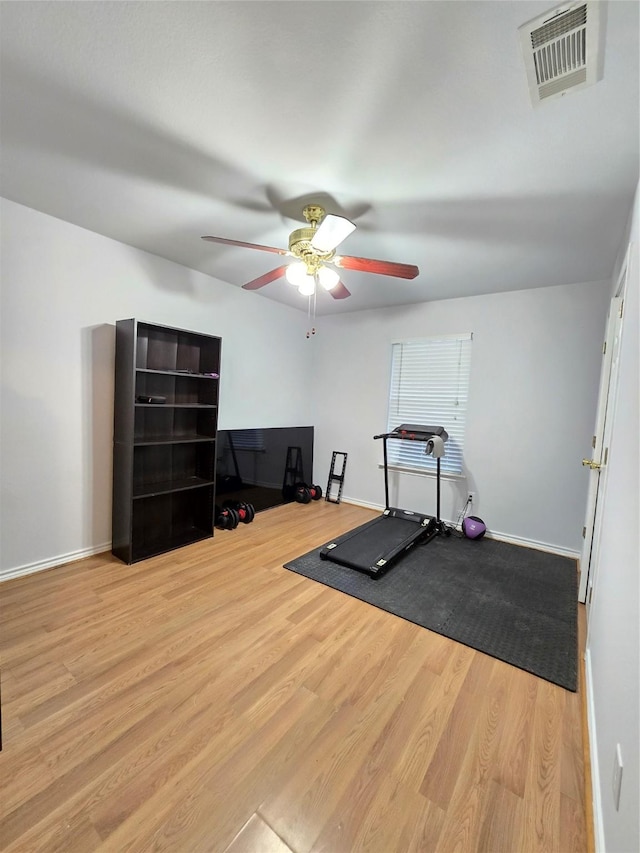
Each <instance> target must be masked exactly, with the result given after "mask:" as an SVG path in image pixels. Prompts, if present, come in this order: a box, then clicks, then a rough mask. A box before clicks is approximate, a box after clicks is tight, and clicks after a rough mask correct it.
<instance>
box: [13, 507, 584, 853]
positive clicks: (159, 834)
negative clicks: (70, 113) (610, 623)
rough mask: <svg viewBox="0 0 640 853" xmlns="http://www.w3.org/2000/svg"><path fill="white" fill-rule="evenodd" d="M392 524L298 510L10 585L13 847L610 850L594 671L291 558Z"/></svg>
mask: <svg viewBox="0 0 640 853" xmlns="http://www.w3.org/2000/svg"><path fill="white" fill-rule="evenodd" d="M372 515H374V513H372V512H370V511H369V510H366V509H363V508H361V507H355V506H350V505H347V504H344V503H343V504H341V505H339V506H337V505H334V504H329V503H326V502H325V501H319V502H317V503H316V502H314V503H311V504H308V505H303V504H291V505H288V506H285V507H279V508H276V509H273V510H269V511H267V512H264V513H260V514H258V515H257V516H256V519H255V521H254V522H253V524H250V525H240V526H239V527H238V528H237V530H235V531H216V535H215V537H214V539H213V540H208V541H206V542H203V543H199V544H197V545H193V546H189V547H187V548H183V549H180V550H179V551H174V552H172V553H170V554H167V555H163V556H161V557H157V558H153V559H150V560H147V561H145V562H143V563H138V564H136V565H133V566H126V565H124V564H123V563H120V562H119V561H116V560H115V559H114V558H112V557H111V555H110V554H103V555H100V556H97V557H92V558H89V559H86V560H82V561H79V562H77V563H74V564H69V565H66V566H61V567H59V568H57V569H51V570H48V571H46V572H41V573H39V574H34V575H31V576H28V577H24V578H19V579H16V580H13V581H8V582H6V583H5V584H3V585H2V586H0V597H1V599H2V634H1V637H0V641H1V649H2V702H3V729H4V731H3V734H4V750H3V752H2V753H0V775H1V776H2V781H3V783H4V789H3V792H2V794H1V795H0V796H1V805H0V810H1V820H0V848H1V849H2V850H3V851H5V853H9V851H28V853H32V851H47V853H51V852H52V851H64V853H75V851H79V853H86V852H87V851H94V850H100V851H113V853H124V851H146V850H171V851H176V852H177V853H196V851H220V853H222V851H226V852H227V853H288V851H294V853H354V851H363V850H367V851H372V852H373V853H395V851H399V852H400V851H402V853H404V851H436V852H437V853H453V851H491V853H499V851H504V853H526V851H551V853H555V851H558V853H572V851H580V853H582V851H585V850H588V849H589V847H590V841H589V838H590V834H589V831H588V820H587V818H586V817H585V796H584V790H585V784H584V773H585V766H584V760H583V739H582V729H583V719H582V710H583V709H582V691H583V682H582V680H581V682H580V688H579V692H578V693H577V694H573V693H570V692H568V691H566V690H563V689H562V688H560V687H556V686H554V685H552V684H549V683H548V682H546V681H543V680H540V679H537V678H535V677H534V676H532V675H530V674H528V673H526V672H523V671H521V670H519V669H516V668H515V667H511V666H509V665H507V664H504V663H501V662H500V661H497V660H494V659H493V658H490V657H488V656H486V655H483V654H481V653H478V652H475V651H473V650H472V649H470V648H468V647H466V646H462V645H460V644H458V643H455V642H452V641H451V640H448V639H446V638H444V637H441V636H439V635H438V634H433V633H431V632H429V631H426V630H424V629H422V628H419V627H417V626H415V625H413V624H411V623H409V622H404V621H403V620H401V619H399V618H397V617H395V616H392V615H390V614H387V613H384V612H382V611H380V610H377V609H376V608H373V607H371V606H369V605H367V604H364V603H362V602H360V601H357V600H355V599H352V598H350V597H348V596H346V595H343V594H342V593H339V592H337V591H335V590H332V589H329V588H326V587H324V586H322V585H320V584H318V583H315V582H314V581H310V580H308V579H306V578H303V577H301V576H299V575H296V574H294V573H293V572H289V571H287V570H286V569H284V568H282V564H283V562H285V561H286V560H288V559H292V558H293V557H296V556H299V555H300V554H302V553H304V552H306V551H308V550H310V549H311V548H313V547H315V546H317V545H319V544H321V543H322V542H325V541H327V540H329V539H330V538H332V537H333V536H337V535H339V534H340V533H342V532H344V531H346V530H349V529H351V528H352V527H354V526H355V525H357V524H360V523H362V522H364V521H366V520H368V519H369V518H370V517H372ZM581 609H582V608H581ZM581 618H582V617H581ZM582 633H584V631H582Z"/></svg>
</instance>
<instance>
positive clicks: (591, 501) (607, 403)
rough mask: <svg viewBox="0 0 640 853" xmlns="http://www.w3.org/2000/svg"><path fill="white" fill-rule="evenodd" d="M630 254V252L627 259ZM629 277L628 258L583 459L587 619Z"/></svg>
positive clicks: (582, 570)
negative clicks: (589, 451) (586, 477)
mask: <svg viewBox="0 0 640 853" xmlns="http://www.w3.org/2000/svg"><path fill="white" fill-rule="evenodd" d="M628 257H629V253H628V252H627V258H628ZM626 276H627V260H626V259H625V263H624V264H623V267H622V270H621V273H620V278H619V280H618V287H617V289H616V292H617V294H618V295H616V296H615V297H614V298H613V299H612V300H611V305H610V307H609V317H608V319H607V332H606V338H605V343H604V347H603V359H602V371H601V374H600V391H599V394H598V410H597V415H596V429H595V434H594V436H593V442H592V447H593V452H592V455H591V459H583V460H582V464H583V465H584V466H585V467H586V468H588V469H589V492H588V497H587V512H586V517H585V524H584V528H583V531H582V533H583V536H584V544H583V548H582V556H581V559H580V588H579V591H578V599H579V601H581V602H583V603H585V604H586V606H587V620H588V618H589V610H590V607H591V598H592V593H593V584H594V580H595V566H596V565H597V557H598V544H599V537H600V522H601V511H602V502H603V496H604V490H605V485H606V479H607V462H608V457H609V439H610V435H611V427H612V423H613V401H614V400H615V389H616V383H617V379H618V360H619V356H620V331H621V328H622V314H623V311H624V286H625V282H626Z"/></svg>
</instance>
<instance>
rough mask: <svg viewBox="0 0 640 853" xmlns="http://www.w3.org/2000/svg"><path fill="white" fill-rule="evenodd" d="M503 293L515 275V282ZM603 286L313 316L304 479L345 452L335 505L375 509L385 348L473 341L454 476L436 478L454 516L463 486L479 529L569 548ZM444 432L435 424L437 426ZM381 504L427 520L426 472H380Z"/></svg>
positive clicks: (579, 522)
mask: <svg viewBox="0 0 640 853" xmlns="http://www.w3.org/2000/svg"><path fill="white" fill-rule="evenodd" d="M514 286H516V280H514ZM609 290H610V283H609V282H596V283H589V284H571V285H564V286H559V287H552V288H544V289H539V290H527V291H514V292H509V293H501V294H496V295H488V296H476V297H469V298H464V299H451V300H444V301H439V302H429V303H423V304H419V305H411V306H405V307H402V308H395V309H392V310H389V309H379V310H374V311H366V312H359V313H358V314H342V315H337V316H332V317H329V318H324V317H323V318H321V319H320V320H319V321H318V323H317V327H318V333H317V335H316V337H315V339H314V341H313V344H314V354H315V365H314V382H315V406H316V411H315V421H314V422H315V425H316V453H315V460H316V470H315V478H316V481H317V482H319V483H320V485H323V487H324V484H325V483H326V477H327V475H328V469H329V465H330V461H331V452H332V451H333V450H341V451H345V452H347V453H348V461H347V470H346V476H345V484H344V492H343V496H344V497H347V498H351V499H355V500H357V501H362V502H363V503H369V504H375V505H379V506H382V505H384V480H383V473H382V471H381V470H380V468H379V463H380V462H381V460H382V446H381V445H382V442H380V441H373V440H372V438H373V436H374V435H375V434H376V433H380V432H384V431H385V429H386V417H387V389H388V383H389V371H390V352H391V348H390V344H391V342H392V341H393V340H399V339H408V338H412V337H424V336H429V335H435V336H437V335H447V334H452V333H456V332H473V344H472V356H471V383H470V399H469V410H468V429H467V435H466V447H465V460H466V477H465V478H462V479H458V480H443V485H442V506H441V515H442V517H443V518H444V519H448V520H453V521H455V520H456V519H457V517H458V515H459V512H460V509H461V507H462V505H463V504H464V500H465V498H466V495H467V489H469V490H471V491H474V492H475V493H476V502H475V504H474V512H475V514H477V515H480V517H482V518H483V519H484V521H485V522H486V523H487V525H488V527H489V529H490V530H491V531H492V532H494V533H495V534H500V535H503V536H506V537H509V538H512V539H514V540H516V541H517V540H518V539H524V540H527V541H529V542H533V543H538V544H541V545H543V546H552V547H553V548H555V549H557V550H560V551H563V550H566V551H571V552H576V553H577V552H579V550H580V547H581V542H582V527H583V524H584V512H585V501H586V494H587V480H588V478H587V476H586V474H585V471H584V469H583V468H582V466H581V460H582V458H583V456H587V455H589V453H590V450H591V436H592V432H593V423H594V416H595V408H596V401H597V392H598V376H599V371H600V361H601V356H602V340H603V334H604V325H605V317H606V310H607V305H608V301H609ZM443 426H444V427H445V428H446V426H447V425H446V424H443ZM390 482H391V494H390V503H391V505H392V506H401V507H405V508H408V509H413V510H416V511H422V512H425V513H431V514H433V513H434V512H435V500H436V499H435V484H434V480H433V478H432V477H425V476H421V475H410V474H398V473H392V474H391V476H390Z"/></svg>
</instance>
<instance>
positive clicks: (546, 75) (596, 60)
mask: <svg viewBox="0 0 640 853" xmlns="http://www.w3.org/2000/svg"><path fill="white" fill-rule="evenodd" d="M605 10H606V3H605V2H598V0H594V2H591V0H589V2H586V3H570V4H564V5H563V6H558V8H557V9H551V10H550V11H549V12H546V13H545V14H544V15H540V16H539V17H537V18H534V19H533V20H532V21H529V22H528V23H526V24H523V25H522V26H521V27H519V29H518V32H519V33H520V42H521V45H522V50H523V53H524V61H525V66H526V69H527V79H528V81H529V91H530V93H531V100H532V101H533V103H534V105H537V104H540V103H542V101H544V100H547V99H549V98H555V97H561V96H562V95H565V94H566V93H567V92H568V91H569V90H571V89H577V88H580V89H584V88H585V87H586V86H591V85H593V84H594V83H596V82H597V81H598V80H600V79H601V78H602V71H603V65H604V63H603V46H604V30H605Z"/></svg>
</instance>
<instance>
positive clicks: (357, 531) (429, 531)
mask: <svg viewBox="0 0 640 853" xmlns="http://www.w3.org/2000/svg"><path fill="white" fill-rule="evenodd" d="M425 521H426V522H427V523H426V524H425V523H424V522H425ZM435 534H436V525H435V520H434V519H433V518H432V517H431V516H425V515H420V514H419V513H410V512H407V511H406V510H402V509H396V508H394V507H390V508H389V509H388V510H387V511H386V512H385V513H384V514H383V515H381V516H378V518H374V519H372V520H371V521H367V522H366V523H365V524H361V525H360V526H359V527H356V528H354V529H353V530H350V531H349V532H348V533H345V534H343V535H342V536H339V537H338V538H337V539H334V540H333V541H332V542H329V543H328V545H326V546H325V547H324V548H323V549H322V550H321V551H320V558H321V559H322V560H330V561H331V562H332V563H338V564H339V565H341V566H346V567H347V568H350V569H356V570H357V571H361V572H367V573H368V574H370V575H371V576H372V577H379V576H380V575H382V574H383V573H384V572H385V571H387V570H388V569H389V568H391V566H392V565H393V563H394V561H395V560H396V559H398V557H400V556H401V554H404V552H405V551H407V550H408V549H409V548H411V547H412V546H413V545H415V544H417V543H418V542H424V541H426V540H427V539H428V538H431V537H432V536H435ZM380 561H384V562H383V564H382V565H379V564H380Z"/></svg>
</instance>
